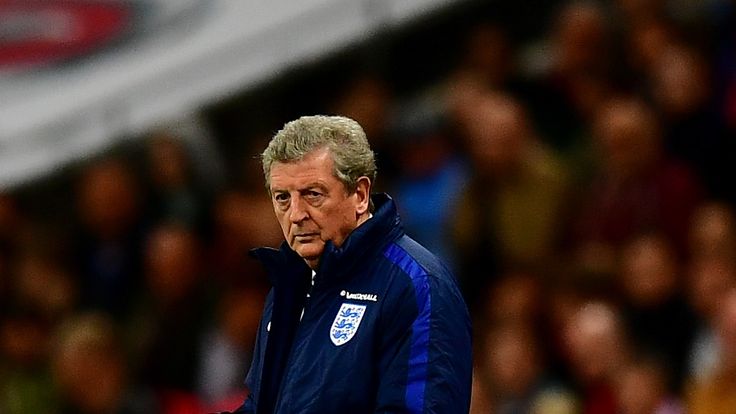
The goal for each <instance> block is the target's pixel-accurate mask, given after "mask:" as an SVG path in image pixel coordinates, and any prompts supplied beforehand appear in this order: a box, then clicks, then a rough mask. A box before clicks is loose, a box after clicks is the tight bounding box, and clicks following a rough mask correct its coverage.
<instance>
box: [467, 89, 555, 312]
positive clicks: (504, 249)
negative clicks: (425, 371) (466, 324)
mask: <svg viewBox="0 0 736 414" xmlns="http://www.w3.org/2000/svg"><path fill="white" fill-rule="evenodd" d="M468 109H470V110H472V112H471V113H470V114H468V116H467V117H466V118H464V119H467V120H468V121H469V122H471V123H470V124H468V125H465V128H466V130H467V131H468V137H467V140H468V148H469V150H470V157H471V161H472V166H473V168H474V175H473V176H472V177H471V180H470V182H469V183H468V184H467V186H466V187H465V189H464V191H463V193H462V195H461V198H460V203H459V205H458V210H457V212H456V213H455V221H454V223H453V226H454V243H455V248H456V252H457V253H456V254H457V257H458V263H459V269H460V272H461V273H460V275H461V276H462V278H463V280H461V283H462V285H463V286H464V288H465V290H466V292H468V293H472V292H478V291H479V290H481V289H482V286H484V285H485V284H487V283H488V282H489V281H490V280H492V279H493V278H494V276H495V274H494V273H496V272H497V271H498V270H497V269H495V268H494V266H504V265H505V264H507V263H508V264H515V263H519V264H536V263H540V262H544V261H545V260H547V259H549V258H550V257H551V255H552V252H553V250H554V247H555V246H554V242H555V237H556V231H557V230H558V228H557V225H558V220H559V218H560V217H559V216H560V210H561V208H562V205H563V202H564V198H565V196H566V191H567V188H566V178H565V171H564V170H563V167H562V166H561V165H560V163H559V161H558V160H557V159H556V158H555V155H554V154H553V153H551V152H550V151H549V150H548V149H547V148H546V147H544V146H543V145H542V144H541V143H540V142H539V141H538V139H537V138H536V136H535V135H534V131H533V127H532V125H531V124H530V122H529V120H528V118H527V117H526V114H525V112H524V109H523V107H522V105H521V104H520V103H518V102H517V101H515V100H514V99H512V98H511V97H509V96H505V95H501V94H493V95H486V96H483V97H482V98H480V99H478V101H477V102H476V105H474V106H472V107H468ZM494 256H495V257H494ZM494 259H496V260H498V261H499V262H500V263H494ZM473 302H474V301H473V299H472V297H471V298H470V303H471V305H470V306H471V307H472V303H473Z"/></svg>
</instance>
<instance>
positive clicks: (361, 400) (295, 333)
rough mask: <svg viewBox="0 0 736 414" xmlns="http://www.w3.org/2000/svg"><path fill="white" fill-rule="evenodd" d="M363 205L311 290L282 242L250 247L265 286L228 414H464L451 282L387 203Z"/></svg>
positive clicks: (460, 323) (466, 335)
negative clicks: (247, 364) (246, 366)
mask: <svg viewBox="0 0 736 414" xmlns="http://www.w3.org/2000/svg"><path fill="white" fill-rule="evenodd" d="M373 201H374V205H375V206H376V211H375V212H374V215H373V218H371V219H369V220H368V221H366V222H365V223H363V224H362V225H361V226H359V227H358V228H357V229H355V230H354V231H353V232H352V233H351V234H350V235H349V236H348V238H347V239H346V240H345V242H344V243H343V245H342V248H337V247H335V246H334V245H333V244H332V243H331V242H327V244H326V246H325V251H324V253H323V255H322V257H321V259H320V264H319V268H318V269H316V278H315V283H314V286H313V287H311V283H310V281H311V274H312V273H311V269H310V268H309V267H308V266H307V265H306V263H305V262H304V260H303V259H302V258H301V257H299V256H298V255H297V254H296V253H295V252H294V251H292V250H291V249H290V248H289V247H288V245H287V244H286V243H284V244H282V246H281V248H280V249H279V250H276V249H269V248H261V249H256V250H254V251H253V252H252V254H253V255H254V256H256V257H257V258H258V259H260V260H261V261H262V263H263V264H264V266H265V267H266V269H267V271H268V274H269V277H270V279H271V282H272V283H273V289H272V290H271V292H270V293H269V295H268V297H267V299H266V305H265V308H264V311H263V317H262V319H261V323H260V326H259V328H258V334H257V339H256V346H255V350H254V356H253V363H252V365H251V369H250V372H249V373H248V378H247V380H246V383H247V385H248V387H249V389H250V395H249V396H248V398H247V399H246V401H245V403H244V404H243V406H241V407H240V408H239V409H238V410H237V411H236V413H256V414H266V413H268V414H271V413H277V414H307V413H315V414H332V413H349V414H361V413H442V414H452V413H467V412H468V410H469V405H470V388H471V375H472V374H471V372H472V362H471V328H470V320H469V317H468V312H467V309H466V306H465V303H464V301H463V298H462V296H461V294H460V291H459V289H458V286H457V284H456V281H455V279H454V277H453V275H452V274H451V273H450V272H449V271H448V270H447V268H445V266H444V265H442V263H440V261H439V260H438V259H437V258H436V257H435V256H434V255H433V254H431V253H430V252H429V251H427V250H426V249H425V248H423V247H422V246H420V245H419V244H418V243H416V242H415V241H413V240H412V239H411V238H409V237H408V236H406V235H405V234H404V231H403V229H402V226H401V222H400V220H399V216H398V214H397V211H396V206H395V205H394V202H393V201H392V200H391V198H390V197H389V196H387V195H385V194H377V195H374V196H373ZM307 293H309V296H310V297H309V298H307ZM302 310H303V311H304V314H303V317H301V320H300V316H301V315H302Z"/></svg>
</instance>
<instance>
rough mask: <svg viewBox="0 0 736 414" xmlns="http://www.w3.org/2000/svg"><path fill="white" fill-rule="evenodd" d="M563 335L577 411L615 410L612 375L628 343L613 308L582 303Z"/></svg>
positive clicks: (609, 413)
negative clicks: (577, 398) (576, 392)
mask: <svg viewBox="0 0 736 414" xmlns="http://www.w3.org/2000/svg"><path fill="white" fill-rule="evenodd" d="M564 337H565V343H566V346H567V356H568V358H569V364H570V367H571V369H572V373H573V379H574V381H575V384H576V386H577V387H578V389H579V394H580V398H581V407H582V410H581V413H582V414H616V413H618V410H619V407H618V404H617V402H616V395H615V390H616V379H617V378H618V376H619V375H620V372H621V369H622V368H623V367H624V366H626V364H627V362H628V361H629V358H630V352H631V350H630V348H631V347H630V345H629V342H628V336H627V333H626V332H625V327H624V325H623V321H622V320H621V316H620V315H619V313H618V312H617V310H616V309H615V308H613V307H611V306H609V305H606V304H604V303H602V302H589V303H587V304H585V305H584V306H583V307H581V308H580V309H578V311H577V312H576V313H575V314H574V315H573V316H572V318H571V319H570V320H569V321H568V322H567V325H566V326H565V329H564Z"/></svg>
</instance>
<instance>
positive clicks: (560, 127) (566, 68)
mask: <svg viewBox="0 0 736 414" xmlns="http://www.w3.org/2000/svg"><path fill="white" fill-rule="evenodd" d="M551 24H552V27H551V30H550V33H549V36H548V37H547V38H545V39H544V40H545V41H546V42H543V44H542V45H541V46H539V48H540V51H541V53H539V54H540V55H541V58H537V60H538V61H539V62H541V63H535V62H528V63H527V67H528V70H529V71H530V72H531V73H530V78H531V79H530V80H531V81H532V82H531V84H530V85H529V87H528V89H527V90H526V91H524V93H523V95H522V96H523V99H524V101H525V102H527V103H528V106H529V110H530V113H531V114H532V119H534V120H535V122H536V124H537V125H538V128H539V130H540V133H541V139H542V140H544V142H545V143H547V144H548V145H550V146H551V147H552V148H554V149H556V150H557V151H560V152H562V153H564V154H568V155H569V157H570V158H571V159H572V160H574V161H575V162H582V160H578V158H579V157H583V156H584V154H582V153H583V152H585V151H587V149H586V148H587V147H588V143H587V141H588V137H587V135H586V130H585V123H586V122H585V121H586V120H587V119H589V118H590V117H591V116H592V115H593V114H595V112H596V110H597V107H598V105H600V102H602V100H603V99H605V98H606V97H607V96H608V93H609V89H610V88H611V86H612V85H611V84H612V83H613V80H614V76H613V73H612V72H614V71H616V70H620V69H621V67H620V66H619V65H615V64H612V62H615V59H616V49H615V47H614V44H613V43H612V40H613V39H612V33H611V22H610V21H609V19H608V17H607V13H606V12H605V10H604V8H603V6H602V5H601V4H599V2H594V1H570V2H563V4H562V5H561V7H560V9H559V10H558V11H557V14H556V15H555V16H554V17H553V21H552V22H551Z"/></svg>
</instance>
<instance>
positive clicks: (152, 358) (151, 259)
mask: <svg viewBox="0 0 736 414" xmlns="http://www.w3.org/2000/svg"><path fill="white" fill-rule="evenodd" d="M201 259H202V255H201V254H200V247H199V242H198V240H197V238H196V236H195V235H194V233H193V232H192V231H191V230H189V229H186V228H184V227H182V226H180V225H172V224H167V225H161V226H159V227H156V228H155V229H154V230H153V231H152V232H151V234H150V236H149V238H148V242H147V244H146V254H145V270H144V274H145V277H146V288H147V289H146V295H145V296H143V297H141V298H140V299H139V303H138V304H137V306H136V309H135V311H134V312H133V313H132V314H131V317H130V320H129V321H128V325H127V333H126V336H127V338H128V341H130V342H131V344H132V347H133V357H134V358H135V360H134V362H135V367H136V368H137V369H138V372H137V374H138V377H137V378H136V379H137V380H138V381H140V382H141V383H142V384H147V385H150V386H151V387H152V389H153V390H154V391H156V393H157V395H158V396H159V397H160V398H162V400H164V403H163V404H164V406H165V407H164V408H166V404H168V403H171V404H178V403H179V396H182V397H183V398H189V396H190V395H193V393H194V392H195V390H196V382H197V375H198V368H199V367H198V362H197V361H198V355H199V352H200V349H199V347H200V344H201V341H200V338H201V336H202V332H203V329H204V327H205V326H206V323H207V321H208V320H209V317H210V314H209V310H210V302H211V301H212V298H211V292H210V289H207V287H206V286H205V285H203V283H204V282H205V280H204V279H203V276H202V267H201V265H202V262H201ZM172 395H173V397H171V396H172ZM169 397H171V398H172V401H168V400H167V398H169Z"/></svg>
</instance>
